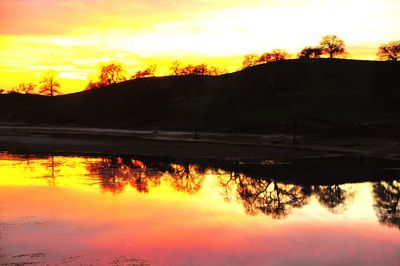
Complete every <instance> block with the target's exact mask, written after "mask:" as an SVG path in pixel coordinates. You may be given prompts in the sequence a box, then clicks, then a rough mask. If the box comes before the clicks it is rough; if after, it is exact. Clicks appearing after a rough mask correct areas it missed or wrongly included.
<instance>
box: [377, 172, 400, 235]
mask: <svg viewBox="0 0 400 266" xmlns="http://www.w3.org/2000/svg"><path fill="white" fill-rule="evenodd" d="M373 193H374V209H375V213H376V216H378V219H379V222H381V223H382V224H385V225H388V226H393V227H397V228H398V229H400V180H394V181H390V182H389V181H388V182H386V181H385V182H379V183H377V184H375V185H374V186H373Z"/></svg>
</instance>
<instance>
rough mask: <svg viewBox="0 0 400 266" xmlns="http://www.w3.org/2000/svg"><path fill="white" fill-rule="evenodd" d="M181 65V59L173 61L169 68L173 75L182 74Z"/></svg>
mask: <svg viewBox="0 0 400 266" xmlns="http://www.w3.org/2000/svg"><path fill="white" fill-rule="evenodd" d="M181 65H182V62H181V61H179V60H175V61H174V62H172V65H171V67H170V68H169V69H170V70H171V74H172V75H173V76H179V75H182V74H181V70H180V69H181Z"/></svg>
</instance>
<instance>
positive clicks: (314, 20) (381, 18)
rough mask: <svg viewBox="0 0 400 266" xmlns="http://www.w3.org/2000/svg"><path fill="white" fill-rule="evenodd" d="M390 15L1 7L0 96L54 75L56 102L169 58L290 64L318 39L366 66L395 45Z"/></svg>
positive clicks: (263, 5) (105, 3)
mask: <svg viewBox="0 0 400 266" xmlns="http://www.w3.org/2000/svg"><path fill="white" fill-rule="evenodd" d="M398 14H400V1H397V0H264V1H261V0H248V1H239V0H222V1H215V0H176V1H166V0H153V1H148V0H132V1H124V0H113V1H112V0H80V1H79V0H58V1H51V0H29V1H28V0H0V89H6V90H8V89H10V88H12V87H14V86H16V85H18V84H19V83H21V82H34V83H37V82H38V81H39V79H40V76H41V75H42V74H43V72H45V71H47V70H56V71H58V72H59V78H60V81H61V87H62V91H63V92H64V93H67V92H73V91H79V90H82V89H83V88H84V86H85V85H86V84H87V83H88V81H89V79H91V78H92V79H93V78H95V77H96V73H97V68H98V66H99V64H101V63H104V62H109V61H112V60H113V61H119V62H121V63H123V64H124V65H125V66H126V68H127V71H128V73H129V74H132V73H133V72H135V71H137V70H139V69H141V68H144V67H146V66H147V65H150V64H154V63H156V64H158V66H159V67H158V69H159V74H167V72H166V71H167V70H168V67H169V66H170V65H171V63H172V61H174V60H177V59H180V60H181V61H182V62H184V63H188V64H189V63H192V64H196V63H202V62H204V63H208V64H213V65H217V66H220V67H223V68H226V69H228V70H235V69H237V68H238V67H240V64H241V61H242V56H243V55H244V54H246V53H251V52H255V53H263V52H267V51H269V50H271V49H274V48H283V49H286V50H288V51H289V52H291V53H292V54H294V55H295V54H296V53H297V52H298V51H299V50H300V49H301V48H302V47H304V46H307V45H316V44H317V43H318V41H319V39H320V38H321V36H323V35H326V34H336V35H338V36H339V37H340V38H342V39H343V40H344V41H345V42H346V45H347V50H348V52H349V53H350V57H351V58H359V59H375V54H376V51H377V48H378V46H379V45H380V44H382V43H385V42H388V41H391V40H397V39H398V38H399V36H400V27H398V26H399V25H400V16H398Z"/></svg>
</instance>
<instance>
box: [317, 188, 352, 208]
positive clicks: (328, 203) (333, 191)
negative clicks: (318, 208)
mask: <svg viewBox="0 0 400 266" xmlns="http://www.w3.org/2000/svg"><path fill="white" fill-rule="evenodd" d="M314 193H315V195H316V197H317V199H318V201H319V202H320V203H321V205H323V206H325V207H326V208H327V209H328V210H329V211H331V212H333V213H342V212H343V211H344V210H345V209H346V206H347V204H348V201H349V200H350V199H352V198H353V196H354V192H352V191H347V190H345V189H343V187H341V186H340V185H330V186H316V187H315V188H314Z"/></svg>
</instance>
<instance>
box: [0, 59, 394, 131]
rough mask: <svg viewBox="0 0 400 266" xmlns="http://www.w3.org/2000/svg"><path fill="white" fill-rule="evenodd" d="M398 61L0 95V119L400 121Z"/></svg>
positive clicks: (177, 125)
mask: <svg viewBox="0 0 400 266" xmlns="http://www.w3.org/2000/svg"><path fill="white" fill-rule="evenodd" d="M397 73H400V64H399V63H389V62H375V61H358V60H330V59H320V60H288V61H282V62H277V63H269V64H265V65H258V66H255V67H252V68H249V69H245V70H243V71H240V72H236V73H232V74H226V75H222V76H218V77H209V76H180V77H161V78H146V79H139V80H132V81H126V82H123V83H119V84H113V85H111V86H108V87H104V88H100V89H97V90H92V91H85V92H80V93H74V94H68V95H64V96H57V97H53V98H50V97H43V96H37V95H0V121H3V122H23V123H33V124H54V125H55V124H58V125H84V126H104V127H126V128H144V127H157V128H165V129H188V130H192V129H200V130H216V129H221V128H226V129H228V130H240V131H260V130H268V129H271V128H281V127H282V126H283V124H284V123H285V121H286V119H287V117H288V116H290V115H292V114H294V113H297V112H302V113H306V114H311V115H313V116H317V117H320V118H324V119H329V120H333V121H343V122H349V123H369V124H374V125H390V126H392V127H399V126H400V122H399V121H400V119H399V117H400V115H399V113H400V112H399V111H400V107H399V106H400V105H399V103H400V101H399V91H400V85H399V81H398V79H396V78H395V77H396V74H397Z"/></svg>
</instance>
